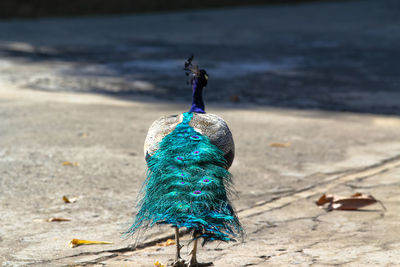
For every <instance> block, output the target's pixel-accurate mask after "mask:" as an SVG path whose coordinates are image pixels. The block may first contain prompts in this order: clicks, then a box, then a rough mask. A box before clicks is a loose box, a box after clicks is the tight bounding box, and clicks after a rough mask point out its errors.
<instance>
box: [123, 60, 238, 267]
mask: <svg viewBox="0 0 400 267" xmlns="http://www.w3.org/2000/svg"><path fill="white" fill-rule="evenodd" d="M184 70H185V72H186V75H188V76H190V77H191V78H190V84H191V85H192V90H193V94H192V106H191V108H190V110H189V112H185V113H182V114H179V115H172V116H164V117H161V118H160V119H158V120H156V121H155V122H154V123H153V124H152V125H151V126H150V129H149V131H148V134H147V137H146V140H145V144H144V154H145V159H146V162H147V167H148V168H147V178H146V179H145V182H144V183H143V186H142V189H141V191H140V193H139V199H140V200H139V201H138V204H137V209H138V213H137V214H136V217H135V221H134V223H133V225H132V226H131V228H130V229H129V231H128V232H129V233H135V232H136V231H138V230H139V229H147V228H148V227H152V226H154V225H156V224H168V225H170V226H172V227H173V228H174V231H175V240H176V256H175V261H174V263H173V265H172V266H176V267H181V266H190V267H194V266H210V265H212V263H199V262H198V261H197V245H198V243H197V242H198V240H199V239H202V240H203V242H202V245H204V244H205V243H207V242H210V241H217V240H219V241H226V242H228V241H235V238H236V237H242V236H243V228H242V226H241V224H240V222H239V219H238V217H237V215H236V212H235V210H234V208H233V207H232V204H231V202H230V200H229V196H230V194H231V193H232V191H233V190H232V175H231V174H230V173H229V171H228V169H229V167H230V166H231V165H232V162H233V159H234V155H235V145H234V141H233V137H232V134H231V132H230V130H229V128H228V125H227V124H226V122H225V121H224V120H223V119H222V118H220V117H219V116H216V115H213V114H208V113H206V112H205V105H204V101H203V90H204V88H205V87H206V86H207V82H208V74H207V72H206V71H205V70H203V69H199V67H198V65H196V64H194V63H193V56H191V57H190V58H189V59H187V61H186V62H185V64H184ZM180 228H186V229H187V230H188V231H189V232H190V233H191V234H192V240H191V241H192V242H193V250H192V251H191V253H190V254H191V259H190V261H188V262H186V261H184V260H183V259H182V258H181V254H180V249H181V245H180V243H179V229H180Z"/></svg>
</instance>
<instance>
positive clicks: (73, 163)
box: [62, 161, 79, 167]
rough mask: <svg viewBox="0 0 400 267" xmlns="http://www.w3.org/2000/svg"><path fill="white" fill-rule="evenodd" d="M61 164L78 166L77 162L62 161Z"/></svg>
mask: <svg viewBox="0 0 400 267" xmlns="http://www.w3.org/2000/svg"><path fill="white" fill-rule="evenodd" d="M62 165H63V166H75V167H77V166H79V162H71V161H64V162H63V163H62Z"/></svg>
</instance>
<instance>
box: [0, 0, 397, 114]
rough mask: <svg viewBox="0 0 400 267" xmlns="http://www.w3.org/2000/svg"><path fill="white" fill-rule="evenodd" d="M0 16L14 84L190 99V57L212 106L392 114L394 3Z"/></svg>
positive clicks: (108, 4) (59, 2)
mask: <svg viewBox="0 0 400 267" xmlns="http://www.w3.org/2000/svg"><path fill="white" fill-rule="evenodd" d="M215 7H218V8H215ZM164 11H168V12H164ZM0 17H1V18H3V20H1V21H0V60H1V61H0V71H1V74H0V81H3V82H11V83H12V84H15V85H17V86H23V87H27V88H31V89H35V90H46V91H73V92H91V93H100V94H107V95H110V96H113V97H117V98H123V99H129V98H131V99H136V100H138V99H139V98H140V97H141V98H140V99H141V100H144V99H145V98H146V99H147V100H149V99H153V100H155V99H157V100H168V101H172V100H173V101H178V102H189V101H190V98H191V93H190V88H189V87H188V85H187V84H186V78H185V76H184V72H183V70H182V66H183V62H184V61H185V59H186V58H187V57H188V56H190V55H191V54H194V55H195V59H196V60H197V62H198V63H199V64H200V66H201V67H203V68H205V69H207V71H208V72H209V74H210V83H209V86H208V90H207V93H206V94H207V95H206V99H207V101H208V102H209V103H213V102H214V103H219V104H221V103H226V104H228V105H232V104H233V105H242V106H245V105H249V104H250V105H262V106H272V107H285V108H295V109H322V110H334V111H352V112H361V113H378V114H396V115H398V114H400V93H399V84H400V83H399V79H400V78H399V77H400V75H399V74H400V71H399V70H400V63H399V62H400V58H399V57H400V56H399V55H400V53H399V50H400V49H399V47H400V46H399V43H400V2H399V1H396V0H381V1H376V0H365V1H299V0H297V1H296V0H293V1H279V0H264V1H263V0H253V1H246V5H243V1H234V0H231V1H228V0H224V1H222V0H221V1H154V0H153V1H128V0H115V1H104V0H88V1H64V0H56V1H55V0H54V1H47V0H35V1H26V0H13V1H11V0H3V1H1V3H0ZM138 97H139V98H138Z"/></svg>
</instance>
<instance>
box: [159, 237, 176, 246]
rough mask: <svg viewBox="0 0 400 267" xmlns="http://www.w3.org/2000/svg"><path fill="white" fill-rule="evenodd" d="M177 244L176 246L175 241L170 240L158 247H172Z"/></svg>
mask: <svg viewBox="0 0 400 267" xmlns="http://www.w3.org/2000/svg"><path fill="white" fill-rule="evenodd" d="M175 244H176V243H175V240H173V239H168V240H167V241H165V242H161V243H157V246H159V247H167V246H172V245H175Z"/></svg>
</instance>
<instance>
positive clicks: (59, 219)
mask: <svg viewBox="0 0 400 267" xmlns="http://www.w3.org/2000/svg"><path fill="white" fill-rule="evenodd" d="M46 221H47V222H69V221H70V219H67V218H57V217H51V218H48V219H47V220H46Z"/></svg>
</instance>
